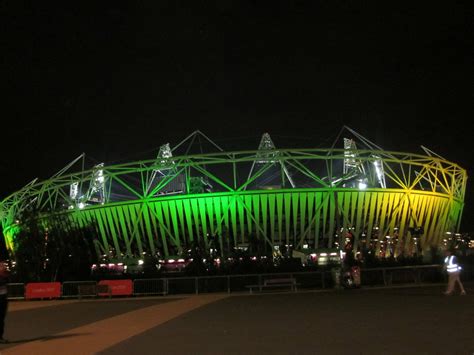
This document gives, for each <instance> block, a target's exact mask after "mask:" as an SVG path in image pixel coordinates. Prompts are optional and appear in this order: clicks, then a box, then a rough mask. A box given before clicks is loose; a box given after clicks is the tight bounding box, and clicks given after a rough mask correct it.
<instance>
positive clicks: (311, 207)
mask: <svg viewBox="0 0 474 355" xmlns="http://www.w3.org/2000/svg"><path fill="white" fill-rule="evenodd" d="M314 195H315V193H314V192H308V194H307V206H308V227H307V228H308V237H307V238H308V240H312V239H313V235H312V234H311V232H312V230H313V223H312V221H313V217H314V216H313V211H314ZM313 246H314V239H313Z"/></svg>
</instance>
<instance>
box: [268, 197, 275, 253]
mask: <svg viewBox="0 0 474 355" xmlns="http://www.w3.org/2000/svg"><path fill="white" fill-rule="evenodd" d="M268 207H269V209H270V238H271V240H272V244H273V245H275V194H270V195H269V196H268Z"/></svg>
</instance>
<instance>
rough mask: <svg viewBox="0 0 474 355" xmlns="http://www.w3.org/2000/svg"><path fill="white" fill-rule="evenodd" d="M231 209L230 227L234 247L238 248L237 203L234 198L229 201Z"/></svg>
mask: <svg viewBox="0 0 474 355" xmlns="http://www.w3.org/2000/svg"><path fill="white" fill-rule="evenodd" d="M229 206H230V207H229V209H230V225H231V227H232V238H233V240H234V246H237V243H238V238H237V227H238V226H237V201H236V199H235V197H234V196H232V197H231V198H230V200H229Z"/></svg>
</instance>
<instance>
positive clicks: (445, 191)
mask: <svg viewBox="0 0 474 355" xmlns="http://www.w3.org/2000/svg"><path fill="white" fill-rule="evenodd" d="M198 141H199V142H201V143H202V142H204V143H205V144H206V145H207V148H209V149H208V151H207V152H202V153H201V152H200V153H199V154H194V153H190V152H191V150H192V147H193V146H195V145H196V142H198ZM256 143H257V144H258V140H257V142H256ZM257 144H256V146H255V147H252V148H253V150H246V151H226V150H224V149H222V148H221V147H220V146H219V145H217V144H216V143H215V142H213V141H212V140H211V139H210V138H209V137H207V136H206V135H205V134H204V133H202V132H200V131H195V132H193V133H192V134H191V135H189V136H188V137H186V138H185V139H184V140H183V141H182V142H181V143H179V144H177V145H175V146H173V147H171V146H170V145H169V144H163V145H162V146H161V147H160V148H159V150H158V149H157V151H155V154H154V155H155V156H154V157H153V158H152V159H148V160H139V161H132V162H127V163H121V164H114V165H107V164H106V163H98V164H94V165H93V166H86V160H85V155H84V154H82V155H80V156H79V157H78V158H76V159H75V160H73V161H72V162H71V163H70V164H68V165H67V166H66V167H64V168H63V169H62V170H61V171H59V172H57V173H56V174H55V175H53V176H52V177H51V178H50V179H47V180H44V181H38V180H33V181H32V182H31V183H29V184H27V185H26V186H24V187H23V188H22V189H20V190H19V191H17V192H15V193H13V194H11V195H10V196H8V197H6V198H5V199H4V200H3V201H1V205H0V207H1V209H0V212H1V222H2V224H1V227H2V232H3V236H4V238H5V243H6V246H7V250H8V251H9V253H10V254H11V255H13V256H14V254H15V245H16V243H15V238H17V236H18V235H19V232H20V231H21V229H22V217H23V216H24V214H25V213H26V211H28V210H31V209H34V210H35V211H37V212H38V218H39V219H41V225H42V226H43V227H44V228H45V229H47V228H48V225H49V224H50V223H52V222H51V221H52V220H53V219H54V218H56V217H57V216H61V221H62V222H61V223H62V224H61V228H64V231H65V232H66V233H67V231H68V230H69V229H71V228H75V227H80V228H86V227H87V228H89V230H91V231H92V232H91V234H90V238H93V240H94V246H95V252H96V253H97V256H98V257H100V256H103V255H109V256H111V257H113V258H114V259H115V260H119V261H120V260H122V259H126V258H139V257H140V256H142V255H145V254H149V255H160V256H161V257H162V258H170V257H173V256H176V255H181V254H182V253H183V251H184V250H188V249H189V248H190V246H191V245H192V244H193V243H199V244H201V245H203V246H204V247H205V248H213V247H215V248H216V250H218V253H219V254H220V255H221V256H225V255H226V254H227V253H228V252H229V251H231V250H235V249H238V248H241V249H242V248H243V249H245V248H248V246H249V245H251V244H252V243H255V242H257V243H258V244H259V245H261V246H262V248H263V249H264V250H266V251H270V252H274V251H275V250H281V248H291V249H292V250H296V251H302V250H304V249H307V250H317V249H321V248H334V247H340V248H341V247H343V246H344V245H346V244H347V243H350V246H351V249H352V250H354V251H357V250H361V249H362V248H369V247H370V248H372V249H373V250H374V253H375V254H376V255H377V256H379V257H385V256H388V255H395V256H397V255H401V254H407V255H411V254H412V253H414V252H416V251H417V250H420V251H422V250H427V249H429V248H431V247H438V246H440V245H441V244H442V243H443V241H444V239H445V238H446V235H447V234H454V233H457V232H458V231H459V227H460V222H461V217H462V211H463V206H464V195H465V188H466V180H467V174H466V170H465V169H463V168H461V167H460V166H458V165H457V164H456V163H453V162H450V161H447V160H445V159H444V158H442V157H441V156H439V155H437V154H435V153H434V152H432V151H431V150H429V149H428V148H425V147H421V148H422V151H423V154H412V153H402V152H392V151H385V150H383V149H382V148H380V147H379V146H377V145H376V144H374V143H372V142H371V141H369V140H368V139H366V138H364V137H363V136H361V135H360V134H358V133H357V132H355V131H354V130H352V129H350V128H348V127H344V128H343V129H342V130H341V132H340V133H339V135H338V137H337V138H336V140H335V141H334V144H333V145H332V146H331V147H329V148H305V149H299V148H298V149H282V148H280V147H276V146H275V144H274V142H273V140H272V138H271V136H270V135H269V134H268V133H265V134H263V136H262V138H261V140H260V144H258V146H257ZM201 147H202V144H201ZM255 148H257V149H255Z"/></svg>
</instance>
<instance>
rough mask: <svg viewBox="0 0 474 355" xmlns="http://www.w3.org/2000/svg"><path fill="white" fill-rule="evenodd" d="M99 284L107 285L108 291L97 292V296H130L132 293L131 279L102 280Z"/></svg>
mask: <svg viewBox="0 0 474 355" xmlns="http://www.w3.org/2000/svg"><path fill="white" fill-rule="evenodd" d="M98 284H99V285H108V286H109V289H110V293H108V292H99V296H110V295H112V296H130V295H131V294H132V293H133V283H132V280H102V281H99V283H98Z"/></svg>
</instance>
